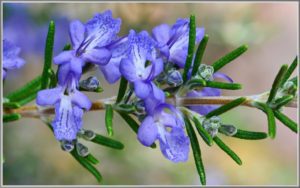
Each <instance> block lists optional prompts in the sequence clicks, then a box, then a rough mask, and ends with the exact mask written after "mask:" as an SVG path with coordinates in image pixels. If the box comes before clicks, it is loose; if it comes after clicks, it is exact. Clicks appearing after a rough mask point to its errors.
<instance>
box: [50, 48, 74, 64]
mask: <svg viewBox="0 0 300 188" xmlns="http://www.w3.org/2000/svg"><path fill="white" fill-rule="evenodd" d="M72 58H73V51H72V50H69V51H62V52H61V53H60V54H58V55H57V56H55V57H54V58H53V63H54V64H56V65H60V64H63V63H66V62H69V61H71V59H72Z"/></svg>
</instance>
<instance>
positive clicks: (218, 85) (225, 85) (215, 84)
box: [206, 81, 242, 90]
mask: <svg viewBox="0 0 300 188" xmlns="http://www.w3.org/2000/svg"><path fill="white" fill-rule="evenodd" d="M206 87H211V88H219V89H229V90H238V89H242V85H241V84H239V83H223V82H215V81H207V82H206Z"/></svg>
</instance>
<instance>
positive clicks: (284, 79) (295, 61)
mask: <svg viewBox="0 0 300 188" xmlns="http://www.w3.org/2000/svg"><path fill="white" fill-rule="evenodd" d="M297 65H298V57H297V56H296V57H295V59H294V61H293V62H292V64H291V65H290V66H289V68H288V69H287V71H286V72H285V74H284V76H283V78H282V81H281V84H280V86H282V85H283V84H284V83H285V82H286V81H287V80H288V79H289V78H290V76H291V75H292V74H293V72H294V70H295V69H296V67H297ZM296 85H297V84H296Z"/></svg>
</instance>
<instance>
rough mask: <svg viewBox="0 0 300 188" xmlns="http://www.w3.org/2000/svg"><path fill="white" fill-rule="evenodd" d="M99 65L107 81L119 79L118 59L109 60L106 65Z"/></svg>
mask: <svg viewBox="0 0 300 188" xmlns="http://www.w3.org/2000/svg"><path fill="white" fill-rule="evenodd" d="M99 67H100V69H101V71H102V73H103V75H104V77H105V79H106V81H107V82H108V83H110V84H113V83H115V82H117V81H118V80H119V79H120V77H121V73H120V69H119V67H120V60H118V59H117V60H115V59H114V60H110V61H109V63H108V64H107V65H104V66H99Z"/></svg>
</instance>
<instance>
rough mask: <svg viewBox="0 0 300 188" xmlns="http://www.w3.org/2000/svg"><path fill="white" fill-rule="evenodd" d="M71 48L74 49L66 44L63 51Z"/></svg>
mask: <svg viewBox="0 0 300 188" xmlns="http://www.w3.org/2000/svg"><path fill="white" fill-rule="evenodd" d="M71 48H72V46H71V44H66V45H65V46H64V48H63V51H68V50H71Z"/></svg>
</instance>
